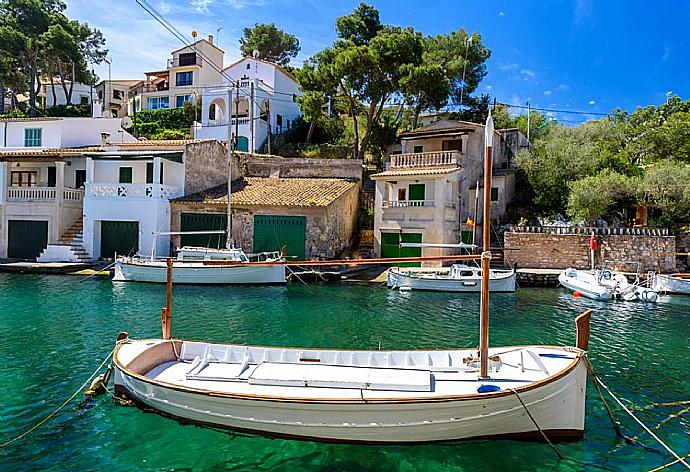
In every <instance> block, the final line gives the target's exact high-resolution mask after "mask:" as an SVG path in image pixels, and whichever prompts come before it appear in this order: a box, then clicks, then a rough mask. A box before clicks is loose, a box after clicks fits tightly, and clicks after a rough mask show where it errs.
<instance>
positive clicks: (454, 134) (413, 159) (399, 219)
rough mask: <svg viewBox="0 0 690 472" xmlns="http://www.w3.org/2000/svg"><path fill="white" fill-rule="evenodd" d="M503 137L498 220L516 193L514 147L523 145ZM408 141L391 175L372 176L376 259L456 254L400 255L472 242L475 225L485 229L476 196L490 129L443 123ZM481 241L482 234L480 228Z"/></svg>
mask: <svg viewBox="0 0 690 472" xmlns="http://www.w3.org/2000/svg"><path fill="white" fill-rule="evenodd" d="M514 131H516V130H511V133H514ZM495 135H496V138H495V139H494V143H495V147H494V161H493V168H494V179H493V183H492V188H491V202H492V215H493V216H494V218H496V219H499V218H501V217H502V216H503V214H505V210H506V206H507V205H508V204H509V203H510V201H511V199H512V197H513V194H514V186H515V184H514V182H515V172H514V167H513V163H512V156H513V155H514V152H513V149H512V147H510V145H511V144H513V141H516V140H515V136H514V135H513V134H511V139H510V140H509V141H508V140H506V139H505V137H504V135H503V134H502V132H501V130H499V131H495ZM400 138H401V146H400V151H398V153H397V154H396V153H394V154H391V155H390V158H389V159H390V161H389V162H387V164H386V167H387V168H386V170H385V171H384V172H381V173H378V174H374V175H372V176H371V178H372V179H373V180H375V181H376V196H375V210H374V247H375V251H376V254H377V255H379V256H381V257H398V256H419V255H424V256H432V255H441V254H447V253H449V251H448V250H445V249H438V248H423V249H421V248H400V243H401V242H402V243H406V242H409V243H435V244H456V243H459V242H460V241H464V242H471V237H472V224H468V219H470V220H472V222H474V223H478V224H481V223H482V221H481V215H476V214H475V199H474V190H475V188H476V185H477V182H480V183H481V182H482V180H483V159H484V126H483V125H479V124H476V123H468V122H462V121H450V120H440V121H436V122H434V123H433V124H431V125H428V126H423V127H421V128H417V129H415V130H412V131H409V132H406V133H403V134H401V136H400ZM516 142H518V143H520V142H522V141H520V140H519V139H518V140H517V141H516ZM480 189H481V187H480ZM479 208H481V198H480V200H479ZM477 220H479V221H477ZM477 234H479V235H481V230H480V229H479V228H478V229H477ZM476 242H477V243H478V241H476Z"/></svg>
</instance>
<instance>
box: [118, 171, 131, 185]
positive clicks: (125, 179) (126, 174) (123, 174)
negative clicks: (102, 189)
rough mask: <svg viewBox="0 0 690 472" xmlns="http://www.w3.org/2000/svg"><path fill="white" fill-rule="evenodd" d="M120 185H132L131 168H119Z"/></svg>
mask: <svg viewBox="0 0 690 472" xmlns="http://www.w3.org/2000/svg"><path fill="white" fill-rule="evenodd" d="M120 183H121V184H131V183H132V168H131V167H120Z"/></svg>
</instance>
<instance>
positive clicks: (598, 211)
mask: <svg viewBox="0 0 690 472" xmlns="http://www.w3.org/2000/svg"><path fill="white" fill-rule="evenodd" d="M569 187H570V194H569V195H568V215H569V216H570V217H572V218H574V219H576V220H583V221H586V222H591V221H593V220H595V219H597V218H605V217H608V216H615V217H618V218H620V219H624V218H625V217H627V215H626V214H625V211H626V210H627V208H628V207H629V206H630V205H632V204H634V203H636V202H637V196H638V188H639V179H638V178H637V177H628V176H627V175H623V174H619V173H617V172H614V171H612V170H610V169H605V170H604V171H602V172H600V173H597V174H595V175H589V176H587V177H585V178H583V179H580V180H577V181H574V182H571V183H570V184H569Z"/></svg>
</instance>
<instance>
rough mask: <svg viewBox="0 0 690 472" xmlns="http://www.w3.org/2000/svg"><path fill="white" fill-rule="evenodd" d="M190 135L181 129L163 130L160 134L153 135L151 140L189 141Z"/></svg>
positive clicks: (150, 136) (150, 137)
mask: <svg viewBox="0 0 690 472" xmlns="http://www.w3.org/2000/svg"><path fill="white" fill-rule="evenodd" d="M189 137H190V136H189V133H188V132H184V131H182V130H179V129H162V130H160V131H158V132H155V133H151V134H150V135H149V139H162V140H165V139H188V138H189Z"/></svg>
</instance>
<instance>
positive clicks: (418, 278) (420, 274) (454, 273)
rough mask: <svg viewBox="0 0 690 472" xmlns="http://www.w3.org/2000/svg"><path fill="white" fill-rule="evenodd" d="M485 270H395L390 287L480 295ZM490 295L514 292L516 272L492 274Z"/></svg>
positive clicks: (463, 267)
mask: <svg viewBox="0 0 690 472" xmlns="http://www.w3.org/2000/svg"><path fill="white" fill-rule="evenodd" d="M481 281H482V269H481V268H479V267H472V266H468V265H466V264H453V265H452V266H450V267H449V268H440V269H416V268H403V267H392V268H391V269H390V270H389V271H388V277H387V285H388V287H391V288H399V289H411V290H434V291H440V292H477V293H478V292H480V291H481ZM489 290H490V291H491V292H514V291H515V271H514V270H512V269H510V270H495V269H491V270H490V271H489Z"/></svg>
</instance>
